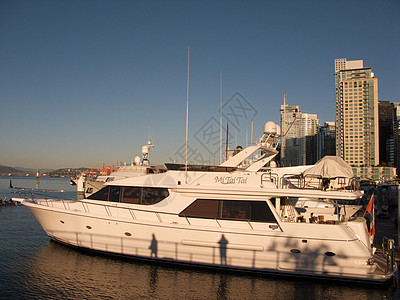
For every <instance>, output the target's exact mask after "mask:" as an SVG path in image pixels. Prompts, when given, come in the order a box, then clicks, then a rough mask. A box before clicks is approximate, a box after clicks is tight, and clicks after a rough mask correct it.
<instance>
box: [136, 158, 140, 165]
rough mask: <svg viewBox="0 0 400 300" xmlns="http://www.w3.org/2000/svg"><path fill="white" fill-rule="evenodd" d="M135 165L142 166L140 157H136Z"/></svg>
mask: <svg viewBox="0 0 400 300" xmlns="http://www.w3.org/2000/svg"><path fill="white" fill-rule="evenodd" d="M135 165H140V156H135Z"/></svg>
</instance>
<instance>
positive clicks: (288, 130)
mask: <svg viewBox="0 0 400 300" xmlns="http://www.w3.org/2000/svg"><path fill="white" fill-rule="evenodd" d="M319 124H320V121H319V119H318V118H317V115H315V114H307V113H302V112H301V111H300V108H299V106H298V105H286V101H285V103H284V104H283V105H281V128H282V142H281V152H280V153H281V162H282V164H283V165H284V166H298V165H305V164H314V163H315V162H316V161H317V141H316V138H317V129H318V126H319Z"/></svg>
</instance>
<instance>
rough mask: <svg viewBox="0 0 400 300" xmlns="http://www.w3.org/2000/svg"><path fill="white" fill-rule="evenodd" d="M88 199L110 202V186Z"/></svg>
mask: <svg viewBox="0 0 400 300" xmlns="http://www.w3.org/2000/svg"><path fill="white" fill-rule="evenodd" d="M88 199H96V200H103V201H107V200H108V186H106V187H104V188H102V189H101V190H99V191H97V192H96V193H94V194H92V195H90V196H89V197H88Z"/></svg>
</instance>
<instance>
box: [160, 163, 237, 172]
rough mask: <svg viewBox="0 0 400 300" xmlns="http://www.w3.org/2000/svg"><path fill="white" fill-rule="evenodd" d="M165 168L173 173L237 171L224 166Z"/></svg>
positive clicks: (171, 166)
mask: <svg viewBox="0 0 400 300" xmlns="http://www.w3.org/2000/svg"><path fill="white" fill-rule="evenodd" d="M165 167H166V168H167V170H171V171H185V170H186V168H187V170H188V171H197V172H232V171H235V170H236V169H237V168H236V167H222V166H208V165H187V166H186V165H185V164H174V163H166V164H165Z"/></svg>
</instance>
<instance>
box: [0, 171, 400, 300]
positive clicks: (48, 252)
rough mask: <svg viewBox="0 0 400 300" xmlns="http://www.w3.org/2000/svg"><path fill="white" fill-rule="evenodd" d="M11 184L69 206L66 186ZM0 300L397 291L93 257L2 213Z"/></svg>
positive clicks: (22, 216)
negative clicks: (64, 202) (54, 197)
mask: <svg viewBox="0 0 400 300" xmlns="http://www.w3.org/2000/svg"><path fill="white" fill-rule="evenodd" d="M11 180H12V185H13V186H14V187H19V188H28V191H29V189H36V188H37V189H38V190H39V191H40V192H41V193H43V194H46V195H48V196H50V195H53V196H56V197H64V198H76V187H75V186H70V184H69V179H67V178H40V182H39V183H38V185H37V182H36V178H32V177H11ZM9 186H10V177H0V197H1V198H3V199H4V197H7V198H8V199H10V198H16V197H18V195H17V194H13V193H12V189H10V188H9ZM25 191H27V190H26V189H25V190H24V192H25ZM377 226H379V223H378V224H377ZM0 299H285V300H286V299H352V300H356V299H400V289H399V287H398V279H396V280H395V282H394V283H393V284H392V285H389V286H385V287H379V286H371V285H362V284H355V283H350V282H345V283H343V282H332V281H327V280H316V279H308V278H286V277H278V276H268V275H255V274H248V273H236V272H225V271H218V270H211V269H200V268H193V267H186V266H177V265H165V264H159V263H153V262H148V261H140V260H135V259H125V258H118V257H113V256H106V255H99V254H95V253H92V252H88V251H82V250H77V249H75V248H71V247H67V246H64V245H61V244H58V243H56V242H52V241H51V240H50V239H49V238H48V237H47V235H46V234H45V232H44V231H43V230H42V228H41V227H40V225H39V223H38V222H37V221H36V219H35V218H34V217H33V215H32V214H31V213H30V211H29V210H28V209H27V208H26V207H24V206H11V205H2V206H0Z"/></svg>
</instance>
